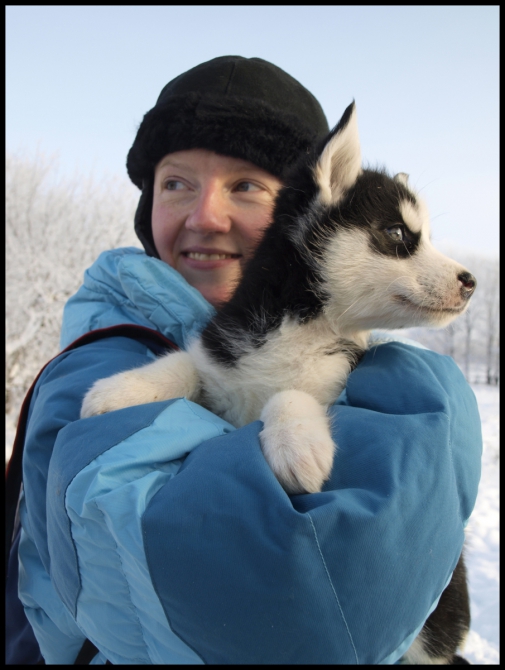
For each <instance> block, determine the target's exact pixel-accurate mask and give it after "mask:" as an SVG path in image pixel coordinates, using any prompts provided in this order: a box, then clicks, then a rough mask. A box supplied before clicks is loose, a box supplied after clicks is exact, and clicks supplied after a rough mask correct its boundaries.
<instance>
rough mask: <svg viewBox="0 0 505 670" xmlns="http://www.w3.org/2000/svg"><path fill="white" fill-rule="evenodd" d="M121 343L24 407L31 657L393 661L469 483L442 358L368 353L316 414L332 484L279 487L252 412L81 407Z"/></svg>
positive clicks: (472, 421)
mask: <svg viewBox="0 0 505 670" xmlns="http://www.w3.org/2000/svg"><path fill="white" fill-rule="evenodd" d="M119 344H120V347H118V341H117V340H116V341H115V342H113V341H112V340H111V341H107V343H100V347H102V348H100V347H99V346H98V343H97V344H94V345H88V346H86V347H83V348H82V350H76V351H75V352H70V354H69V355H68V357H67V358H66V359H65V360H64V361H61V362H60V363H59V364H58V365H55V366H54V368H52V369H51V370H49V371H48V372H47V374H46V375H44V378H41V380H40V381H39V389H38V394H37V398H36V399H34V402H33V403H32V405H33V409H32V416H31V419H30V434H29V435H28V436H27V445H26V448H27V456H26V459H25V475H24V476H25V477H27V479H25V500H24V504H23V508H22V522H23V538H22V543H21V544H22V547H21V549H20V561H21V565H24V562H25V561H29V559H30V560H31V561H32V563H31V564H29V563H27V567H26V570H24V571H21V578H20V584H21V596H22V599H23V602H24V604H25V607H26V609H27V614H28V616H29V619H30V622H31V623H32V626H33V627H34V630H35V632H36V635H37V639H38V641H39V644H40V645H41V648H42V652H43V654H44V656H45V658H46V662H60V663H61V662H72V660H73V659H74V658H75V655H76V652H75V653H74V651H75V648H72V644H71V642H72V640H73V642H74V647H75V646H77V650H78V648H79V647H80V644H82V639H83V638H84V635H85V636H86V637H88V638H89V639H90V640H91V641H92V642H93V643H94V644H95V645H96V646H97V647H98V648H99V649H100V651H101V652H102V658H108V659H109V660H110V661H111V662H112V663H202V662H203V663H240V664H242V663H258V664H262V663H338V664H344V663H360V664H361V663H374V664H375V663H391V662H395V661H396V660H397V659H398V658H399V657H400V656H401V654H402V653H403V651H404V650H405V648H406V647H407V646H408V644H410V642H411V641H412V639H413V638H414V637H415V635H416V634H417V632H418V631H419V630H420V628H421V627H422V625H423V623H424V621H425V619H426V618H427V616H428V614H429V612H430V610H431V609H432V608H433V607H434V606H435V604H436V602H437V600H438V598H439V596H440V594H441V592H442V590H443V589H444V587H445V585H446V584H447V583H448V580H449V579H450V576H451V574H452V571H453V569H454V567H455V565H456V563H457V560H458V558H459V554H460V552H461V548H462V544H463V528H464V525H465V523H466V521H467V519H468V517H469V515H470V513H471V510H472V508H473V505H474V502H475V497H476V494H477V486H478V480H479V474H480V451H481V439H480V422H479V417H478V413H477V408H476V402H475V398H474V396H473V393H472V391H471V389H470V388H469V387H468V385H467V384H466V382H465V380H464V378H463V376H462V374H461V373H460V371H459V369H458V368H457V367H456V365H455V364H454V363H453V362H452V360H451V359H449V358H447V357H442V356H439V355H437V354H434V353H433V352H430V351H427V350H421V349H415V348H413V347H409V346H407V345H404V344H400V343H388V344H383V345H381V346H378V347H375V348H373V349H372V350H370V351H369V352H368V353H367V354H366V356H365V358H364V359H363V361H362V362H361V363H360V365H359V366H358V367H357V369H356V370H355V371H354V372H353V373H352V375H351V376H350V378H349V381H348V385H347V389H346V392H345V393H344V394H343V395H342V396H341V398H340V399H339V401H338V402H337V403H336V404H335V405H334V406H333V408H332V419H333V430H334V437H335V440H336V442H337V444H338V449H337V454H336V457H335V462H334V468H333V473H332V477H331V479H330V481H329V482H327V484H326V485H325V488H324V490H323V491H322V492H321V493H318V494H312V495H299V496H292V497H289V496H287V495H286V494H285V492H284V491H283V489H282V488H281V487H280V485H279V484H278V482H277V481H276V479H275V477H274V476H273V474H272V472H271V471H270V469H269V467H268V465H267V464H266V462H265V460H264V458H263V455H262V453H261V449H260V447H259V440H258V433H259V432H260V430H261V427H262V426H261V423H260V422H259V421H257V422H254V423H252V424H249V425H248V426H245V427H244V428H241V429H238V430H234V429H233V428H232V427H231V426H230V425H229V424H227V423H226V422H224V421H223V420H221V419H220V418H219V417H216V416H215V415H213V414H211V413H209V412H207V411H206V410H205V409H203V408H201V407H199V406H198V405H195V404H194V403H190V402H188V401H186V400H185V399H178V400H175V401H168V402H165V403H153V404H151V405H144V406H139V407H135V408H129V409H125V410H120V411H117V412H112V413H110V414H106V415H102V416H98V417H93V418H91V419H86V420H79V419H78V413H79V406H80V399H81V398H82V396H83V395H84V392H85V390H86V389H87V388H88V386H89V385H90V383H91V382H92V381H93V379H96V378H99V377H100V376H107V375H109V374H112V373H113V372H115V371H118V370H119V369H121V368H122V369H124V367H131V366H133V365H139V364H141V362H142V361H141V360H140V359H141V358H142V357H144V362H146V359H145V357H146V352H145V350H144V351H142V346H141V345H139V344H138V343H135V342H127V341H125V342H123V341H122V342H121V343H119ZM104 346H105V347H106V350H104V349H103V347H104ZM118 352H119V353H118ZM104 354H105V355H104ZM90 380H91V382H90ZM44 500H45V501H46V504H45V505H44V504H43V502H42V501H44ZM23 543H24V544H23ZM34 555H35V556H36V560H35V561H34V560H33V556H34ZM34 566H36V568H37V570H38V571H39V573H38V574H37V572H36V570H35V568H34ZM40 584H45V589H42V588H38V589H37V588H36V587H37V585H40ZM72 636H74V637H73V638H72ZM79 636H82V637H79ZM60 638H61V639H60ZM58 639H59V640H60V641H59V643H58ZM65 640H66V644H64V642H65ZM71 654H74V655H73V656H72V655H71Z"/></svg>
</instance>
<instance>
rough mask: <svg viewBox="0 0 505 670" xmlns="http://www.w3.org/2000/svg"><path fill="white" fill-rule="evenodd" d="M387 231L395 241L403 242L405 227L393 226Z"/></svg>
mask: <svg viewBox="0 0 505 670" xmlns="http://www.w3.org/2000/svg"><path fill="white" fill-rule="evenodd" d="M386 233H387V234H388V235H389V236H390V237H391V238H393V240H394V241H395V242H403V237H404V236H403V227H402V226H391V228H386Z"/></svg>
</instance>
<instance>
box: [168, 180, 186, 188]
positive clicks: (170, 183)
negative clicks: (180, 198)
mask: <svg viewBox="0 0 505 670" xmlns="http://www.w3.org/2000/svg"><path fill="white" fill-rule="evenodd" d="M165 188H166V190H167V191H180V190H181V189H183V188H184V184H183V183H182V181H177V180H176V179H169V180H168V181H166V182H165Z"/></svg>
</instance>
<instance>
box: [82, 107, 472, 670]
mask: <svg viewBox="0 0 505 670" xmlns="http://www.w3.org/2000/svg"><path fill="white" fill-rule="evenodd" d="M475 285H476V282H475V279H474V277H473V276H472V275H471V274H470V273H469V272H468V271H467V270H466V269H465V268H464V267H463V266H461V265H459V264H458V263H456V262H455V261H453V260H451V259H449V258H447V257H446V256H444V255H443V254H441V253H440V252H438V251H437V250H436V249H435V248H434V247H433V245H432V244H431V242H430V221H429V215H428V211H427V209H426V206H425V205H424V203H423V201H422V200H421V199H420V197H419V196H418V194H417V193H416V192H415V191H414V190H413V189H412V187H411V186H410V184H409V182H408V178H407V175H405V174H403V173H401V174H399V175H396V176H395V177H390V176H389V175H388V174H387V173H386V172H385V171H383V170H369V169H363V168H362V166H361V154H360V146H359V137H358V126H357V117H356V108H355V105H354V103H352V104H351V105H349V107H348V108H347V109H346V110H345V112H344V114H343V116H342V118H341V120H340V122H339V123H338V125H337V126H336V128H335V129H334V130H333V131H332V132H331V133H330V135H329V136H328V137H327V138H326V139H325V141H324V143H322V145H321V146H320V147H319V148H318V149H315V150H314V152H313V153H312V154H308V155H307V156H304V157H303V158H302V159H301V161H300V163H299V164H298V165H297V167H296V168H295V169H294V170H293V172H292V174H291V176H290V177H289V178H288V180H287V183H286V185H285V186H284V187H283V188H282V189H281V191H280V193H279V196H278V198H277V202H276V206H275V211H274V215H273V223H272V224H271V226H270V227H269V228H268V230H267V231H266V233H265V235H264V237H263V240H262V242H261V243H260V245H259V247H258V249H257V251H256V253H255V255H254V257H253V258H252V259H251V261H250V262H249V264H248V265H247V267H246V268H245V272H244V276H243V278H242V281H241V282H240V284H239V285H238V287H237V289H236V291H235V293H234V295H233V297H232V298H231V300H230V301H229V302H228V303H227V304H225V305H224V306H223V307H222V308H221V309H220V310H219V311H218V314H217V315H216V316H215V318H214V319H213V320H212V321H211V322H210V323H209V325H208V326H207V327H206V328H205V330H204V331H203V334H202V335H201V337H200V338H199V339H197V340H195V341H193V342H192V343H191V344H190V346H189V347H188V350H187V352H178V353H171V354H169V355H167V356H164V357H162V358H160V359H158V360H157V361H155V362H154V363H151V364H149V365H147V366H145V367H142V368H139V369H136V370H131V371H128V372H124V373H120V374H117V375H115V376H113V377H110V378H109V379H104V380H100V381H98V382H96V383H95V385H94V386H93V387H92V388H91V390H90V391H89V392H88V393H87V395H86V397H85V399H84V403H83V407H82V413H81V416H82V417H87V416H91V415H94V414H99V413H103V412H109V411H111V410H115V409H119V408H122V407H127V406H131V405H138V404H143V403H148V402H153V401H160V400H165V399H168V398H174V397H181V396H185V397H187V398H188V399H190V400H193V401H195V402H198V403H201V404H203V405H205V406H206V407H208V408H209V409H210V410H211V411H213V412H214V413H216V414H218V415H220V416H222V417H223V418H224V419H226V420H227V421H229V422H230V423H231V424H233V425H235V426H237V427H239V426H243V425H245V424H247V423H249V422H251V421H254V420H256V419H261V420H262V421H263V423H264V428H263V430H262V432H261V433H260V440H261V446H262V449H263V452H264V455H265V458H266V460H267V461H268V463H269V465H270V466H271V468H272V470H273V472H274V473H275V475H276V477H277V479H278V480H279V482H280V484H281V485H282V486H283V487H284V489H285V490H286V491H287V492H288V493H292V494H293V493H302V492H316V491H320V490H321V487H322V485H323V483H324V481H325V480H326V479H328V477H329V475H330V472H331V469H332V465H333V458H334V452H335V448H336V445H335V444H334V442H333V440H332V437H331V431H330V426H329V421H328V417H327V413H326V412H327V409H328V406H329V405H330V404H331V403H333V402H334V401H335V399H336V398H337V397H338V395H339V393H340V392H341V390H342V389H343V387H344V386H345V383H346V380H347V377H348V375H349V373H350V372H351V370H352V369H353V367H354V366H355V365H356V364H357V362H358V360H359V358H360V357H361V356H362V355H363V353H364V352H365V350H366V348H367V343H368V338H369V332H370V330H371V329H372V328H395V329H396V328H406V327H411V326H445V325H447V324H448V323H450V322H451V321H452V320H453V319H454V318H456V317H457V316H459V315H460V314H462V313H463V312H464V311H465V309H466V308H467V306H468V303H469V299H470V297H471V295H472V293H473V291H474V289H475ZM444 596H445V601H446V602H445V605H444V603H443V600H441V605H439V607H438V608H437V610H435V612H433V614H432V615H431V616H430V618H429V619H428V621H427V622H426V624H425V626H424V628H423V630H422V632H421V634H420V635H419V636H418V638H417V639H416V640H415V642H414V644H413V645H412V647H411V648H410V650H409V652H408V653H407V655H406V660H407V662H411V663H416V664H424V663H430V664H447V663H449V664H450V663H451V662H452V659H453V656H454V654H455V652H456V649H457V647H458V646H459V644H460V643H461V642H462V640H463V638H464V636H465V635H466V633H467V631H468V627H469V609H468V593H467V589H466V579H465V568H464V563H463V560H462V559H460V562H459V564H458V567H457V569H456V571H455V573H454V577H453V580H452V582H451V584H450V585H449V587H448V588H447V589H446V592H444ZM444 596H443V598H444ZM453 603H456V606H453Z"/></svg>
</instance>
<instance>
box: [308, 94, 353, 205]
mask: <svg viewBox="0 0 505 670" xmlns="http://www.w3.org/2000/svg"><path fill="white" fill-rule="evenodd" d="M360 173H361V149H360V144H359V134H358V118H357V113H356V105H355V103H354V101H353V102H352V103H351V104H350V105H349V107H347V109H346V110H345V112H344V113H343V115H342V118H341V119H340V121H339V122H338V124H337V125H336V127H335V128H334V129H333V130H332V132H331V133H330V135H329V138H328V140H327V141H326V144H325V146H324V148H323V150H322V152H321V155H320V156H319V159H318V161H317V164H316V168H315V174H316V181H317V183H318V185H319V188H320V194H321V200H322V201H323V202H324V203H325V204H328V205H335V204H337V203H338V201H339V200H340V199H341V198H342V196H343V195H344V193H345V192H346V191H347V190H348V189H349V188H351V186H353V185H354V183H355V182H356V179H357V178H358V176H359V174H360Z"/></svg>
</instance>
